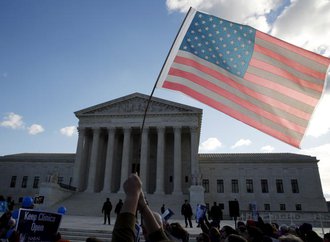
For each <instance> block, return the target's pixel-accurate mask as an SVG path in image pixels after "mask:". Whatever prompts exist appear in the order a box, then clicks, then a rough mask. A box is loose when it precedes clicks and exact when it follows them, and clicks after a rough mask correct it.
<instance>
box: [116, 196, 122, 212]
mask: <svg viewBox="0 0 330 242" xmlns="http://www.w3.org/2000/svg"><path fill="white" fill-rule="evenodd" d="M122 206H123V201H122V200H121V199H119V201H118V203H117V204H116V207H115V214H116V215H117V216H118V214H119V213H120V210H121V208H122Z"/></svg>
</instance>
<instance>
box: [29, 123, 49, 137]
mask: <svg viewBox="0 0 330 242" xmlns="http://www.w3.org/2000/svg"><path fill="white" fill-rule="evenodd" d="M27 129H28V131H29V134H32V135H36V134H39V133H42V132H44V131H45V129H44V128H43V127H42V126H41V125H40V124H32V125H31V126H30V127H28V128H27Z"/></svg>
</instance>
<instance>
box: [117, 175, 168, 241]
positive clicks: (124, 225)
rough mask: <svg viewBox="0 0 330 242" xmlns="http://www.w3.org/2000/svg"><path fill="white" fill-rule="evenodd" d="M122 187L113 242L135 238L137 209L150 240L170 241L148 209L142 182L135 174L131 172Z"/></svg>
mask: <svg viewBox="0 0 330 242" xmlns="http://www.w3.org/2000/svg"><path fill="white" fill-rule="evenodd" d="M123 188H124V191H125V194H126V197H125V200H124V203H123V207H122V209H121V212H120V214H119V215H118V217H117V220H116V223H115V226H114V229H113V232H112V241H113V242H122V241H125V242H133V241H135V239H136V234H135V223H136V217H135V214H136V211H137V210H139V211H140V213H141V214H142V215H143V219H144V223H143V226H144V227H145V229H146V233H147V236H148V238H149V239H150V240H152V241H154V242H157V241H163V242H167V241H172V240H169V239H168V237H167V236H166V235H165V232H164V230H163V229H162V228H161V226H160V225H159V224H158V223H157V221H156V219H155V217H154V214H153V212H152V211H151V210H150V208H149V207H148V205H147V204H146V201H145V199H144V195H143V191H142V183H141V180H140V178H139V177H138V176H137V175H136V174H131V175H130V176H129V177H128V179H127V180H126V181H125V182H124V184H123Z"/></svg>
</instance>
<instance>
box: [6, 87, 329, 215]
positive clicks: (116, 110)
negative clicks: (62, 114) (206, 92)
mask: <svg viewBox="0 0 330 242" xmlns="http://www.w3.org/2000/svg"><path fill="white" fill-rule="evenodd" d="M148 101H149V96H147V95H144V94H140V93H133V94H131V95H128V96H124V97H121V98H118V99H114V100H111V101H109V102H106V103H102V104H99V105H96V106H92V107H89V108H86V109H83V110H80V111H77V112H75V115H76V117H77V118H78V120H79V124H78V131H79V136H78V142H77V151H76V154H13V155H6V156H2V157H0V177H1V180H0V195H3V196H10V197H12V198H13V199H14V200H15V201H16V202H18V201H19V200H21V199H22V197H23V196H39V195H43V196H45V203H44V204H43V206H44V207H46V208H49V209H50V208H56V207H57V206H59V205H64V206H66V207H67V208H68V213H70V214H77V215H84V214H86V215H87V214H88V215H95V214H99V209H100V206H101V204H102V203H103V202H104V200H105V198H106V197H110V199H111V201H112V203H113V204H115V203H116V202H117V200H118V199H119V198H123V196H124V192H123V190H122V184H123V182H124V181H125V179H126V178H127V177H128V175H129V174H130V173H132V172H137V173H138V174H139V176H140V177H141V180H142V183H143V190H144V192H145V194H146V197H147V199H148V201H149V204H150V206H151V207H152V208H153V209H154V210H156V211H158V210H159V209H160V206H161V205H162V204H166V207H169V208H171V209H172V210H173V211H174V212H175V213H176V214H177V215H178V216H180V207H181V204H182V203H183V201H184V200H185V199H188V200H190V202H191V203H192V205H193V206H195V205H196V204H197V203H201V202H203V203H206V204H209V205H212V204H213V202H217V203H219V204H221V206H222V208H223V213H224V215H225V216H228V214H229V207H228V202H229V201H232V200H237V201H239V204H240V211H241V212H242V213H243V212H244V213H249V212H251V209H252V207H254V208H255V207H256V206H257V210H258V211H259V212H267V213H281V212H282V213H283V212H290V213H291V212H295V213H302V212H306V213H319V212H327V206H326V201H325V199H324V196H323V192H322V186H321V182H320V176H319V171H318V166H317V162H318V160H317V159H316V157H312V156H306V155H299V154H291V153H260V154H255V153H250V154H249V153H244V154H198V145H199V136H200V131H201V121H202V110H201V109H198V108H195V107H191V106H187V105H183V104H180V103H175V102H171V101H168V100H164V99H160V98H156V97H152V98H151V100H150V103H149V108H148V112H147V115H146V119H145V122H144V126H143V129H141V126H142V120H143V117H144V114H145V108H146V105H147V103H148ZM252 205H253V206H252Z"/></svg>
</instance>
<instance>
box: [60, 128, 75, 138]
mask: <svg viewBox="0 0 330 242" xmlns="http://www.w3.org/2000/svg"><path fill="white" fill-rule="evenodd" d="M60 132H61V134H63V135H65V136H68V137H71V136H73V135H74V134H76V133H77V128H76V126H67V127H64V128H61V129H60Z"/></svg>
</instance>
